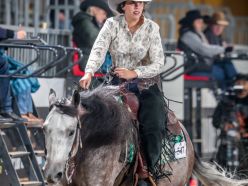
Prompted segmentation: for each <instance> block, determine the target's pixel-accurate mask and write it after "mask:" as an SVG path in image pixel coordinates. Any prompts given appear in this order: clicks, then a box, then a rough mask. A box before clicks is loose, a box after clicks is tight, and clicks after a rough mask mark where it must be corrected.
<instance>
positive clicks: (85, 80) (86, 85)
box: [79, 73, 92, 89]
mask: <svg viewBox="0 0 248 186" xmlns="http://www.w3.org/2000/svg"><path fill="white" fill-rule="evenodd" d="M91 79H92V74H91V73H86V74H85V75H84V76H83V77H82V78H81V79H80V80H79V84H80V86H81V87H82V88H83V89H88V88H89V86H90V83H91Z"/></svg>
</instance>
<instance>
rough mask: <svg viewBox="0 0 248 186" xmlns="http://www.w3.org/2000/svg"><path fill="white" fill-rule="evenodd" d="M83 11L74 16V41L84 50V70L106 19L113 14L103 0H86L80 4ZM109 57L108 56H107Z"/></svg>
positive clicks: (82, 67)
mask: <svg viewBox="0 0 248 186" xmlns="http://www.w3.org/2000/svg"><path fill="white" fill-rule="evenodd" d="M80 9H81V11H80V12H78V13H77V14H76V15H75V16H74V17H73V18H72V26H73V42H75V44H76V47H78V48H80V49H81V50H82V51H83V55H84V58H83V61H82V63H81V64H80V69H81V70H82V71H84V69H85V65H86V62H87V60H88V58H89V54H90V51H91V48H92V47H93V44H94V42H95V40H96V38H97V36H98V34H99V32H100V29H101V27H102V26H103V24H104V22H105V20H106V19H107V18H108V17H110V16H112V15H113V14H112V12H111V10H110V9H109V7H108V5H107V3H106V2H104V1H103V0H85V1H83V2H82V3H81V5H80ZM107 57H108V56H107Z"/></svg>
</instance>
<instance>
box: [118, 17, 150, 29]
mask: <svg viewBox="0 0 248 186" xmlns="http://www.w3.org/2000/svg"><path fill="white" fill-rule="evenodd" d="M141 19H142V20H141V21H142V24H141V26H142V25H143V24H144V23H145V22H146V20H147V19H146V18H145V16H144V15H142V16H141ZM120 25H121V26H122V27H123V28H125V29H126V30H128V25H127V21H126V19H125V16H124V14H121V15H120Z"/></svg>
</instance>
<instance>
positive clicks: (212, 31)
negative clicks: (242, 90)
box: [204, 12, 237, 86]
mask: <svg viewBox="0 0 248 186" xmlns="http://www.w3.org/2000/svg"><path fill="white" fill-rule="evenodd" d="M206 23H207V24H208V26H207V28H206V29H205V30H204V34H205V36H206V38H207V40H208V43H209V44H211V45H219V46H224V47H227V48H228V49H229V50H230V51H231V50H232V46H231V45H228V44H227V43H226V42H225V41H224V40H223V38H222V34H223V32H224V30H225V27H227V26H228V25H229V23H228V21H227V20H226V18H225V15H224V13H223V12H215V13H214V14H213V15H212V16H211V17H209V19H207V20H206ZM214 70H215V72H214V73H215V74H216V75H219V76H220V77H219V79H224V80H226V81H227V82H226V83H227V85H228V86H229V85H230V83H231V82H232V81H233V79H234V77H235V76H236V75H237V71H236V69H235V67H234V66H233V64H232V62H231V60H228V59H227V58H225V59H216V60H215V61H214ZM225 72H226V73H225ZM221 76H222V77H221Z"/></svg>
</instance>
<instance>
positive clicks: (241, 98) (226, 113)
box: [213, 74, 248, 138]
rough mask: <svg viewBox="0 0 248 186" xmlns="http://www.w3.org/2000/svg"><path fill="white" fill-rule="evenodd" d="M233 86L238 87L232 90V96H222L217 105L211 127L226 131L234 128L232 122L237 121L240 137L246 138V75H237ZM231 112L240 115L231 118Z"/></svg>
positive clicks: (247, 98) (247, 96) (247, 87)
mask: <svg viewBox="0 0 248 186" xmlns="http://www.w3.org/2000/svg"><path fill="white" fill-rule="evenodd" d="M234 85H236V87H237V85H238V86H240V87H238V88H239V89H238V90H236V91H235V89H234V90H233V91H234V92H233V93H232V94H231V93H229V94H228V96H224V97H223V98H222V100H221V101H220V102H219V103H218V105H217V107H216V109H215V112H214V115H213V125H214V127H215V128H217V129H218V128H222V129H223V131H226V130H228V129H230V128H233V127H235V126H234V125H233V124H232V122H233V120H237V122H238V123H239V125H240V126H239V127H240V129H241V131H240V132H241V137H245V138H248V75H244V74H238V75H237V77H236V79H235V83H234ZM234 87H235V86H234ZM229 92H230V91H229ZM227 93H228V92H227ZM233 111H235V112H236V111H238V112H239V113H240V114H239V115H238V117H236V116H237V115H235V118H233V115H232V114H231V112H233Z"/></svg>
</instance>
